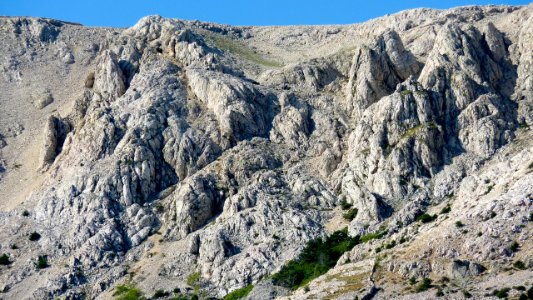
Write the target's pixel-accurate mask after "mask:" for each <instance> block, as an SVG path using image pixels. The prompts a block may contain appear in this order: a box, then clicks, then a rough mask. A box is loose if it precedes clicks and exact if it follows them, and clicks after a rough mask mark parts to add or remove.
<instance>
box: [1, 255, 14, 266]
mask: <svg viewBox="0 0 533 300" xmlns="http://www.w3.org/2000/svg"><path fill="white" fill-rule="evenodd" d="M10 263H11V261H10V260H9V256H8V255H7V254H5V253H4V254H2V255H0V265H3V266H7V265H9V264H10Z"/></svg>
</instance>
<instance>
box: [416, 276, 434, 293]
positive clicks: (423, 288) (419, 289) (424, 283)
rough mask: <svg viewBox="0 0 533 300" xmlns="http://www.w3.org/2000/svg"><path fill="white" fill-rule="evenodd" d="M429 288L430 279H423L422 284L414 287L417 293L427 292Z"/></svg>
mask: <svg viewBox="0 0 533 300" xmlns="http://www.w3.org/2000/svg"><path fill="white" fill-rule="evenodd" d="M430 287H431V279H429V278H426V277H424V278H423V279H422V282H420V284H419V285H418V286H417V287H416V291H417V292H418V293H420V292H423V291H427V290H428V289H429V288H430Z"/></svg>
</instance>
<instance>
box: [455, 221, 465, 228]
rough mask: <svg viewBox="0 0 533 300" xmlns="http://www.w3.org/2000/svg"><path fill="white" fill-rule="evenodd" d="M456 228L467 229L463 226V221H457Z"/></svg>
mask: <svg viewBox="0 0 533 300" xmlns="http://www.w3.org/2000/svg"><path fill="white" fill-rule="evenodd" d="M455 227H457V228H462V227H465V224H463V222H461V221H456V222H455Z"/></svg>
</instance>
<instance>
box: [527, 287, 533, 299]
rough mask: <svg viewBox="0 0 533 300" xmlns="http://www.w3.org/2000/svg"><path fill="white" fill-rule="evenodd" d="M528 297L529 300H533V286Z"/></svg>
mask: <svg viewBox="0 0 533 300" xmlns="http://www.w3.org/2000/svg"><path fill="white" fill-rule="evenodd" d="M527 297H528V298H529V299H533V286H531V287H530V288H529V290H527Z"/></svg>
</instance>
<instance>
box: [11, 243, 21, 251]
mask: <svg viewBox="0 0 533 300" xmlns="http://www.w3.org/2000/svg"><path fill="white" fill-rule="evenodd" d="M9 248H11V250H17V249H18V248H19V247H18V246H17V244H11V246H9Z"/></svg>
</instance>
